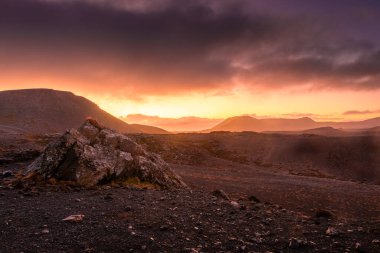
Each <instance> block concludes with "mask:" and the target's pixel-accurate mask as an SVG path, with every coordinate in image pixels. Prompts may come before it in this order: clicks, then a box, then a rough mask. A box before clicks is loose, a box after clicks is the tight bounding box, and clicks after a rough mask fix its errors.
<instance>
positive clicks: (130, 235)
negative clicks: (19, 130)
mask: <svg viewBox="0 0 380 253" xmlns="http://www.w3.org/2000/svg"><path fill="white" fill-rule="evenodd" d="M236 201H237V202H238V203H234V202H232V203H231V202H230V201H227V200H223V199H218V198H216V197H214V196H213V195H212V194H211V193H209V192H200V191H195V192H190V191H187V190H184V191H156V190H137V189H127V188H110V187H102V188H98V189H93V190H83V189H82V190H80V189H77V190H75V189H69V190H68V192H65V191H62V190H60V188H57V187H55V186H50V187H47V188H44V189H39V190H38V191H34V192H31V191H20V190H15V189H13V190H11V189H1V188H0V231H1V232H0V252H1V253H6V252H25V253H27V252H236V251H241V252H266V251H269V252H357V251H361V252H380V241H379V240H380V224H379V223H374V222H366V223H363V222H358V221H350V220H336V219H334V218H332V219H327V218H315V217H307V216H303V215H302V214H299V213H295V212H292V211H288V210H286V209H283V208H282V207H280V206H278V205H273V204H270V203H265V204H264V203H256V202H254V201H249V200H248V199H240V200H236ZM73 214H84V215H85V216H84V219H83V220H82V221H79V222H74V223H72V222H67V221H62V219H64V218H65V217H67V216H69V215H73ZM329 227H330V229H329V232H330V233H331V234H330V235H328V234H326V231H327V230H328V228H329ZM292 238H293V239H292Z"/></svg>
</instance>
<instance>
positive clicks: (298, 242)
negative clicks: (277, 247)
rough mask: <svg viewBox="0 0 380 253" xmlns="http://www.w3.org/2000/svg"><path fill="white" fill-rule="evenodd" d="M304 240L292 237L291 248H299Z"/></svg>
mask: <svg viewBox="0 0 380 253" xmlns="http://www.w3.org/2000/svg"><path fill="white" fill-rule="evenodd" d="M302 243H303V242H302V240H299V239H296V238H291V239H290V240H289V248H291V249H298V248H299V247H300V246H301V245H302Z"/></svg>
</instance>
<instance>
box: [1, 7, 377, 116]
mask: <svg viewBox="0 0 380 253" xmlns="http://www.w3.org/2000/svg"><path fill="white" fill-rule="evenodd" d="M158 2H159V3H160V4H153V3H150V2H149V1H143V0H140V1H137V0H134V1H112V0H111V1H95V0H94V1H92V0H88V1H84V0H73V1H60V0H54V1H53V0H51V1H42V0H21V1H13V0H4V1H1V2H0V17H1V19H0V25H1V26H0V71H1V75H0V90H9V89H26V88H51V89H57V90H66V91H71V92H73V93H75V94H77V95H81V96H84V97H86V98H88V99H90V100H92V101H94V102H95V103H97V104H98V105H99V106H100V107H101V108H103V109H104V110H106V111H108V112H110V113H112V114H113V115H115V116H118V117H120V116H126V115H131V114H142V115H148V116H159V117H165V118H181V117H187V116H196V117H202V118H209V119H222V118H227V117H231V116H236V115H253V116H255V117H258V118H260V117H264V118H265V117H283V118H297V117H302V116H308V117H311V118H313V119H315V120H320V121H328V120H334V121H345V120H359V119H366V118H371V117H378V116H380V102H379V100H378V98H379V97H380V89H379V88H380V76H379V73H380V34H379V33H378V29H377V27H376V25H374V24H377V23H379V22H380V20H379V16H378V15H377V12H376V10H378V8H379V5H378V4H377V3H375V2H371V1H364V2H361V3H360V4H358V3H357V2H355V1H351V0H350V1H349V2H352V3H354V2H355V4H349V3H348V2H347V3H346V4H345V5H342V4H339V3H338V2H334V3H330V4H322V3H320V2H319V1H310V2H309V1H308V3H305V1H297V0H292V1H289V2H287V3H286V4H284V2H282V1H269V2H268V1H262V0H255V1H244V0H239V1H227V0H226V1H209V2H203V1H194V2H192V3H189V2H186V1H163V0H162V1H161V0H160V1H157V3H158ZM179 2H181V3H182V4H178V3H179ZM20 6H22V8H21V7H20ZM376 8H377V9H376ZM68 10H69V11H68ZM327 13H334V14H327ZM347 13H350V15H349V16H347ZM15 17H22V18H15ZM330 24H335V25H330Z"/></svg>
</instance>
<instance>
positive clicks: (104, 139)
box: [27, 119, 186, 189]
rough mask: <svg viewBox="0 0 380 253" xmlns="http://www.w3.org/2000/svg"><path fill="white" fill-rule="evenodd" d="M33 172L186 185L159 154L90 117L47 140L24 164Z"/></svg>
mask: <svg viewBox="0 0 380 253" xmlns="http://www.w3.org/2000/svg"><path fill="white" fill-rule="evenodd" d="M33 172H34V173H37V174H39V175H41V176H43V177H44V178H45V179H50V178H54V179H57V180H66V181H73V182H76V183H78V184H79V185H82V186H94V185H97V184H99V183H102V182H109V181H111V180H124V179H128V178H138V179H139V180H141V181H142V182H148V183H151V184H154V185H157V186H159V187H161V188H165V189H166V188H182V187H186V184H185V183H184V182H183V181H182V180H181V179H180V177H179V176H177V175H176V174H175V173H174V172H173V171H172V170H171V169H170V167H169V165H168V164H167V163H166V162H164V161H163V160H162V159H161V157H160V156H159V155H157V154H154V153H152V152H147V151H146V150H145V149H144V148H142V147H141V146H140V145H139V144H137V143H136V142H134V141H133V140H131V139H130V138H129V137H128V136H126V135H123V134H121V133H118V132H116V131H113V130H111V129H108V128H106V127H103V126H101V125H100V124H99V123H98V122H96V121H95V120H92V119H88V120H86V121H85V123H84V124H83V125H82V126H81V127H80V128H79V129H78V130H76V129H70V130H67V131H66V133H65V134H63V135H62V136H61V137H60V138H59V139H58V140H55V141H53V142H51V143H50V144H49V145H48V146H47V147H46V149H45V151H44V152H43V153H42V154H41V155H40V156H39V157H38V158H37V159H36V160H35V161H34V162H33V163H32V164H31V165H29V166H28V168H27V173H28V174H29V173H33Z"/></svg>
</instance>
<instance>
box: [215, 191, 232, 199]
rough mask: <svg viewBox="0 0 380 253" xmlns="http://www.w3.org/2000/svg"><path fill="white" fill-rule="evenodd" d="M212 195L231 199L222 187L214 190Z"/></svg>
mask: <svg viewBox="0 0 380 253" xmlns="http://www.w3.org/2000/svg"><path fill="white" fill-rule="evenodd" d="M212 195H213V196H215V197H217V198H218V199H224V200H230V198H229V197H228V195H227V194H226V193H225V192H224V191H223V190H221V189H218V190H215V191H213V192H212Z"/></svg>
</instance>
